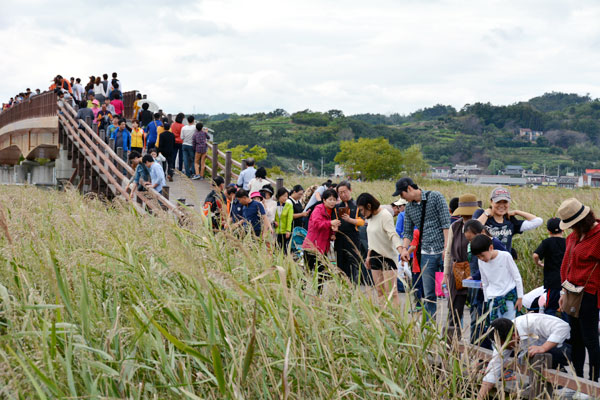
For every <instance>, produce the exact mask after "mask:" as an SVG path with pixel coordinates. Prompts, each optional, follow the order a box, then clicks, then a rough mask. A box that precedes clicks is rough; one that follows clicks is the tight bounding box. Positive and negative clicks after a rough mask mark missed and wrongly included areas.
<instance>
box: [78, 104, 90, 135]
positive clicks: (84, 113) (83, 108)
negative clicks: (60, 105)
mask: <svg viewBox="0 0 600 400" xmlns="http://www.w3.org/2000/svg"><path fill="white" fill-rule="evenodd" d="M86 118H89V119H90V122H91V121H93V120H94V112H93V111H92V109H91V108H88V106H87V101H85V100H81V101H80V102H79V110H77V117H76V119H77V120H83V121H84V122H85V119H86ZM79 129H83V127H82V125H81V122H79Z"/></svg>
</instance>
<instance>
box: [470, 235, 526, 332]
mask: <svg viewBox="0 0 600 400" xmlns="http://www.w3.org/2000/svg"><path fill="white" fill-rule="evenodd" d="M471 253H472V254H473V255H474V256H477V258H478V259H479V262H478V264H479V272H480V273H481V283H482V286H483V297H484V298H485V301H486V302H487V303H488V308H489V310H490V315H489V322H490V323H491V322H492V321H494V320H495V319H498V318H508V319H514V318H515V317H516V315H517V314H516V311H521V306H522V304H523V280H522V279H521V274H520V273H519V269H518V268H517V264H515V262H514V260H513V258H512V256H511V255H510V253H509V252H506V251H498V250H494V245H493V244H492V239H490V238H489V237H488V236H486V235H483V234H481V235H477V236H475V238H473V240H472V241H471Z"/></svg>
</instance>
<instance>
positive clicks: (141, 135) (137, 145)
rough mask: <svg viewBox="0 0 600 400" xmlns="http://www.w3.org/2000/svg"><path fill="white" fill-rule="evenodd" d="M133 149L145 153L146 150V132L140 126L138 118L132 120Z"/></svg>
mask: <svg viewBox="0 0 600 400" xmlns="http://www.w3.org/2000/svg"><path fill="white" fill-rule="evenodd" d="M131 127H132V129H131V151H134V150H135V151H137V152H138V153H140V154H143V153H144V152H145V151H146V133H145V132H144V130H143V129H142V128H140V122H139V121H138V120H137V119H134V120H133V121H131Z"/></svg>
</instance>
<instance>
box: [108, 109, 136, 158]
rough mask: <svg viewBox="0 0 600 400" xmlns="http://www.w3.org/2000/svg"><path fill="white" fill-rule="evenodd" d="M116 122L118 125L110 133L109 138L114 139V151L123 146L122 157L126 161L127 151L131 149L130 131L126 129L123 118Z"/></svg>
mask: <svg viewBox="0 0 600 400" xmlns="http://www.w3.org/2000/svg"><path fill="white" fill-rule="evenodd" d="M118 124H119V126H118V127H117V129H115V130H114V131H113V132H112V133H111V135H110V138H111V139H113V140H114V141H115V147H114V149H113V150H114V151H117V149H118V148H119V147H121V148H123V159H124V160H125V161H126V160H127V152H129V151H130V150H131V133H130V132H129V131H128V130H127V123H126V121H125V119H120V120H119V122H118Z"/></svg>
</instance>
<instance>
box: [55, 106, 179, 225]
mask: <svg viewBox="0 0 600 400" xmlns="http://www.w3.org/2000/svg"><path fill="white" fill-rule="evenodd" d="M58 109H59V111H60V113H59V121H60V124H61V126H62V127H63V128H64V134H66V135H67V137H68V139H69V141H68V142H66V141H62V144H63V146H65V145H66V146H67V150H69V151H70V152H73V146H74V147H75V148H77V150H78V152H79V153H80V154H81V155H82V156H83V157H81V158H78V160H73V163H74V164H75V163H79V164H81V165H74V166H75V167H77V168H78V170H79V172H80V173H81V174H82V175H83V177H82V179H84V180H85V179H87V178H89V179H90V183H91V186H92V189H93V190H94V189H96V190H97V189H99V184H98V183H95V180H96V179H98V178H100V179H102V180H103V181H104V182H105V183H106V186H107V190H110V191H111V192H112V194H114V195H115V196H120V197H122V198H123V199H124V200H125V201H129V194H128V193H127V185H128V183H129V181H130V179H131V177H133V175H134V173H135V172H134V171H133V169H132V168H131V167H130V166H129V165H128V164H127V163H126V162H125V161H124V160H123V158H122V153H121V154H117V152H119V150H121V151H122V149H117V152H115V151H114V150H113V149H112V148H111V147H110V146H109V145H108V144H107V143H106V142H105V140H104V138H101V137H100V136H99V135H98V134H97V133H96V132H95V131H94V130H93V129H92V128H91V127H90V126H89V122H88V123H86V122H85V121H82V120H77V119H76V115H77V113H76V112H75V110H74V109H73V107H71V106H70V105H69V104H63V105H59V106H58ZM79 127H81V128H82V129H81V128H79ZM60 133H61V134H62V133H63V132H60ZM86 162H87V164H86ZM135 197H136V200H137V201H139V202H140V203H141V204H142V205H143V206H144V207H145V209H148V210H150V211H153V212H158V211H160V210H166V211H169V212H171V213H173V214H174V215H176V216H177V217H182V216H183V213H182V212H181V210H179V209H178V208H177V206H175V205H174V204H173V203H171V202H170V201H169V200H168V199H167V198H165V197H164V196H162V195H161V194H160V193H158V192H156V191H155V190H154V189H149V191H148V192H137V193H136V195H135Z"/></svg>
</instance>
